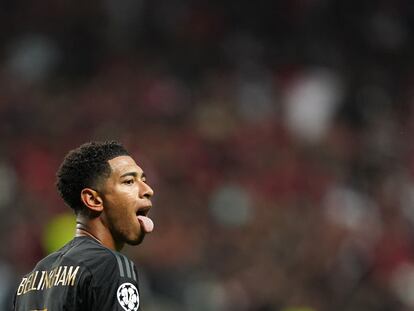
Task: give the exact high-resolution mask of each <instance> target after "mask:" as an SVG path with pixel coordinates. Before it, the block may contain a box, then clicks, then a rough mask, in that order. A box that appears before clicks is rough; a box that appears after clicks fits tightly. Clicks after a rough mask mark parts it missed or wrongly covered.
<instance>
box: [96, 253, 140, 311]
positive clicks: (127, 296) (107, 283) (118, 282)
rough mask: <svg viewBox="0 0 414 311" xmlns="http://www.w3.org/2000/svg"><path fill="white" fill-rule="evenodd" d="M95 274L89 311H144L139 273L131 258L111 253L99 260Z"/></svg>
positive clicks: (99, 257)
mask: <svg viewBox="0 0 414 311" xmlns="http://www.w3.org/2000/svg"><path fill="white" fill-rule="evenodd" d="M91 273H92V278H91V283H90V288H89V298H88V304H89V309H88V310H92V311H102V310H114V311H137V310H141V309H140V295H139V287H138V278H137V273H136V269H135V266H134V264H133V262H132V261H131V260H129V259H128V258H127V257H125V256H124V255H122V254H121V253H117V252H107V253H105V254H104V255H103V256H98V258H97V262H96V263H95V264H94V266H93V267H92V268H91Z"/></svg>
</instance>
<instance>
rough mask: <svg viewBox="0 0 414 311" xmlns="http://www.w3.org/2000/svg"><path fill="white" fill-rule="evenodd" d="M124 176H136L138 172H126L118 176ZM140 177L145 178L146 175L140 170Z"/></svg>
mask: <svg viewBox="0 0 414 311" xmlns="http://www.w3.org/2000/svg"><path fill="white" fill-rule="evenodd" d="M126 176H133V177H138V173H137V172H128V173H125V174H122V175H121V176H120V177H121V178H122V177H126ZM140 177H141V179H142V178H146V177H147V175H145V173H144V172H142V173H141V176H140Z"/></svg>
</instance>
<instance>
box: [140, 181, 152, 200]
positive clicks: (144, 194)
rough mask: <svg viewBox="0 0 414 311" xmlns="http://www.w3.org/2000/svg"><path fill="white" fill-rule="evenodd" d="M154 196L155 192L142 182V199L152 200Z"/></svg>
mask: <svg viewBox="0 0 414 311" xmlns="http://www.w3.org/2000/svg"><path fill="white" fill-rule="evenodd" d="M153 195H154V190H152V188H151V187H150V186H149V185H148V184H147V183H145V182H143V181H141V185H140V196H141V197H142V198H147V199H149V198H151V197H152V196H153Z"/></svg>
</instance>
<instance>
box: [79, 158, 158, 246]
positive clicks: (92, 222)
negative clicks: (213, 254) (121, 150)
mask: <svg viewBox="0 0 414 311" xmlns="http://www.w3.org/2000/svg"><path fill="white" fill-rule="evenodd" d="M108 163H109V165H110V167H111V174H110V176H109V177H107V178H103V180H102V181H101V182H100V183H99V185H98V187H96V188H97V189H92V188H85V189H83V190H82V192H81V199H82V202H83V203H84V205H85V206H86V207H87V208H86V209H85V212H82V213H79V214H78V215H77V227H76V235H77V236H83V235H88V236H91V237H93V238H95V239H96V240H98V241H99V242H100V243H102V244H103V245H105V246H106V247H108V248H111V249H115V250H120V249H122V247H123V246H124V244H125V243H127V244H130V245H137V244H139V243H141V242H142V240H143V239H144V237H145V234H146V233H149V232H151V231H152V229H153V223H152V220H151V219H149V218H148V217H147V214H148V212H149V209H150V208H151V206H152V204H151V197H152V196H153V194H154V192H153V190H152V189H151V187H150V186H149V185H148V184H147V183H146V177H145V174H144V172H143V170H142V169H141V168H140V167H139V166H138V165H137V164H136V162H135V161H134V159H133V158H131V157H130V156H118V157H115V158H113V159H111V160H109V161H108Z"/></svg>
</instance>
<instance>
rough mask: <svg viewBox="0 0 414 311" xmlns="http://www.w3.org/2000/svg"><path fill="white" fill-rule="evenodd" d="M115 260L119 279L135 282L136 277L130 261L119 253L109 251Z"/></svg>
mask: <svg viewBox="0 0 414 311" xmlns="http://www.w3.org/2000/svg"><path fill="white" fill-rule="evenodd" d="M109 251H110V252H111V253H112V254H113V255H114V256H115V258H116V261H117V263H118V271H119V275H120V276H121V277H128V278H130V279H133V280H134V281H137V276H136V274H135V271H134V264H133V262H132V261H131V260H129V259H128V258H127V257H126V256H124V255H123V254H121V253H118V252H115V251H112V250H109Z"/></svg>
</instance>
